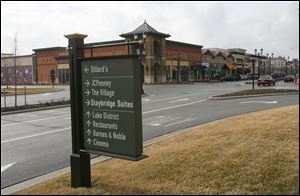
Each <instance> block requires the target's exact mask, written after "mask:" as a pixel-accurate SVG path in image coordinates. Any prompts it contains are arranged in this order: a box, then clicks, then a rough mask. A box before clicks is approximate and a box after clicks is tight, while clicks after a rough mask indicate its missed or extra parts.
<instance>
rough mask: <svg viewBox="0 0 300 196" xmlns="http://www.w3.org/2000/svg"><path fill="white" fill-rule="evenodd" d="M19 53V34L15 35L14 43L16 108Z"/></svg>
mask: <svg viewBox="0 0 300 196" xmlns="http://www.w3.org/2000/svg"><path fill="white" fill-rule="evenodd" d="M17 52H18V32H17V33H16V34H15V37H14V41H13V56H14V58H13V59H14V68H15V107H17Z"/></svg>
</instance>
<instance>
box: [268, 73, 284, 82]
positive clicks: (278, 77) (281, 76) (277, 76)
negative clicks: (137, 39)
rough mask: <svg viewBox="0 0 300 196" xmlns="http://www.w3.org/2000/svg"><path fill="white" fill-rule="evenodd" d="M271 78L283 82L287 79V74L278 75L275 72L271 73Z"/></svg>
mask: <svg viewBox="0 0 300 196" xmlns="http://www.w3.org/2000/svg"><path fill="white" fill-rule="evenodd" d="M271 76H272V78H273V79H275V80H283V79H284V77H285V73H282V72H279V73H276V72H274V73H271Z"/></svg>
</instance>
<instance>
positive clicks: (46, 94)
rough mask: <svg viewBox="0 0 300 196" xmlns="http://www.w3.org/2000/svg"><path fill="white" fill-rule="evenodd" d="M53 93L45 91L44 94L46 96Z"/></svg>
mask: <svg viewBox="0 0 300 196" xmlns="http://www.w3.org/2000/svg"><path fill="white" fill-rule="evenodd" d="M51 94H52V93H44V94H43V95H44V96H48V95H51Z"/></svg>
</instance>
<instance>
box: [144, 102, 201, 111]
mask: <svg viewBox="0 0 300 196" xmlns="http://www.w3.org/2000/svg"><path fill="white" fill-rule="evenodd" d="M204 101H206V99H202V100H199V101H194V102H190V103H185V104H181V105H175V106H171V107H166V108H160V109H156V110H150V111H146V112H143V114H149V113H153V112H158V111H162V110H169V109H173V108H178V107H182V106H186V105H193V104H196V103H201V102H204Z"/></svg>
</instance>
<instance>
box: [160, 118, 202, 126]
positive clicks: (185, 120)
mask: <svg viewBox="0 0 300 196" xmlns="http://www.w3.org/2000/svg"><path fill="white" fill-rule="evenodd" d="M196 119H197V118H187V119H184V120H181V121H178V122H176V123H172V124H168V125H165V126H164V127H169V126H173V125H177V124H180V123H183V122H188V121H193V120H196Z"/></svg>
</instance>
